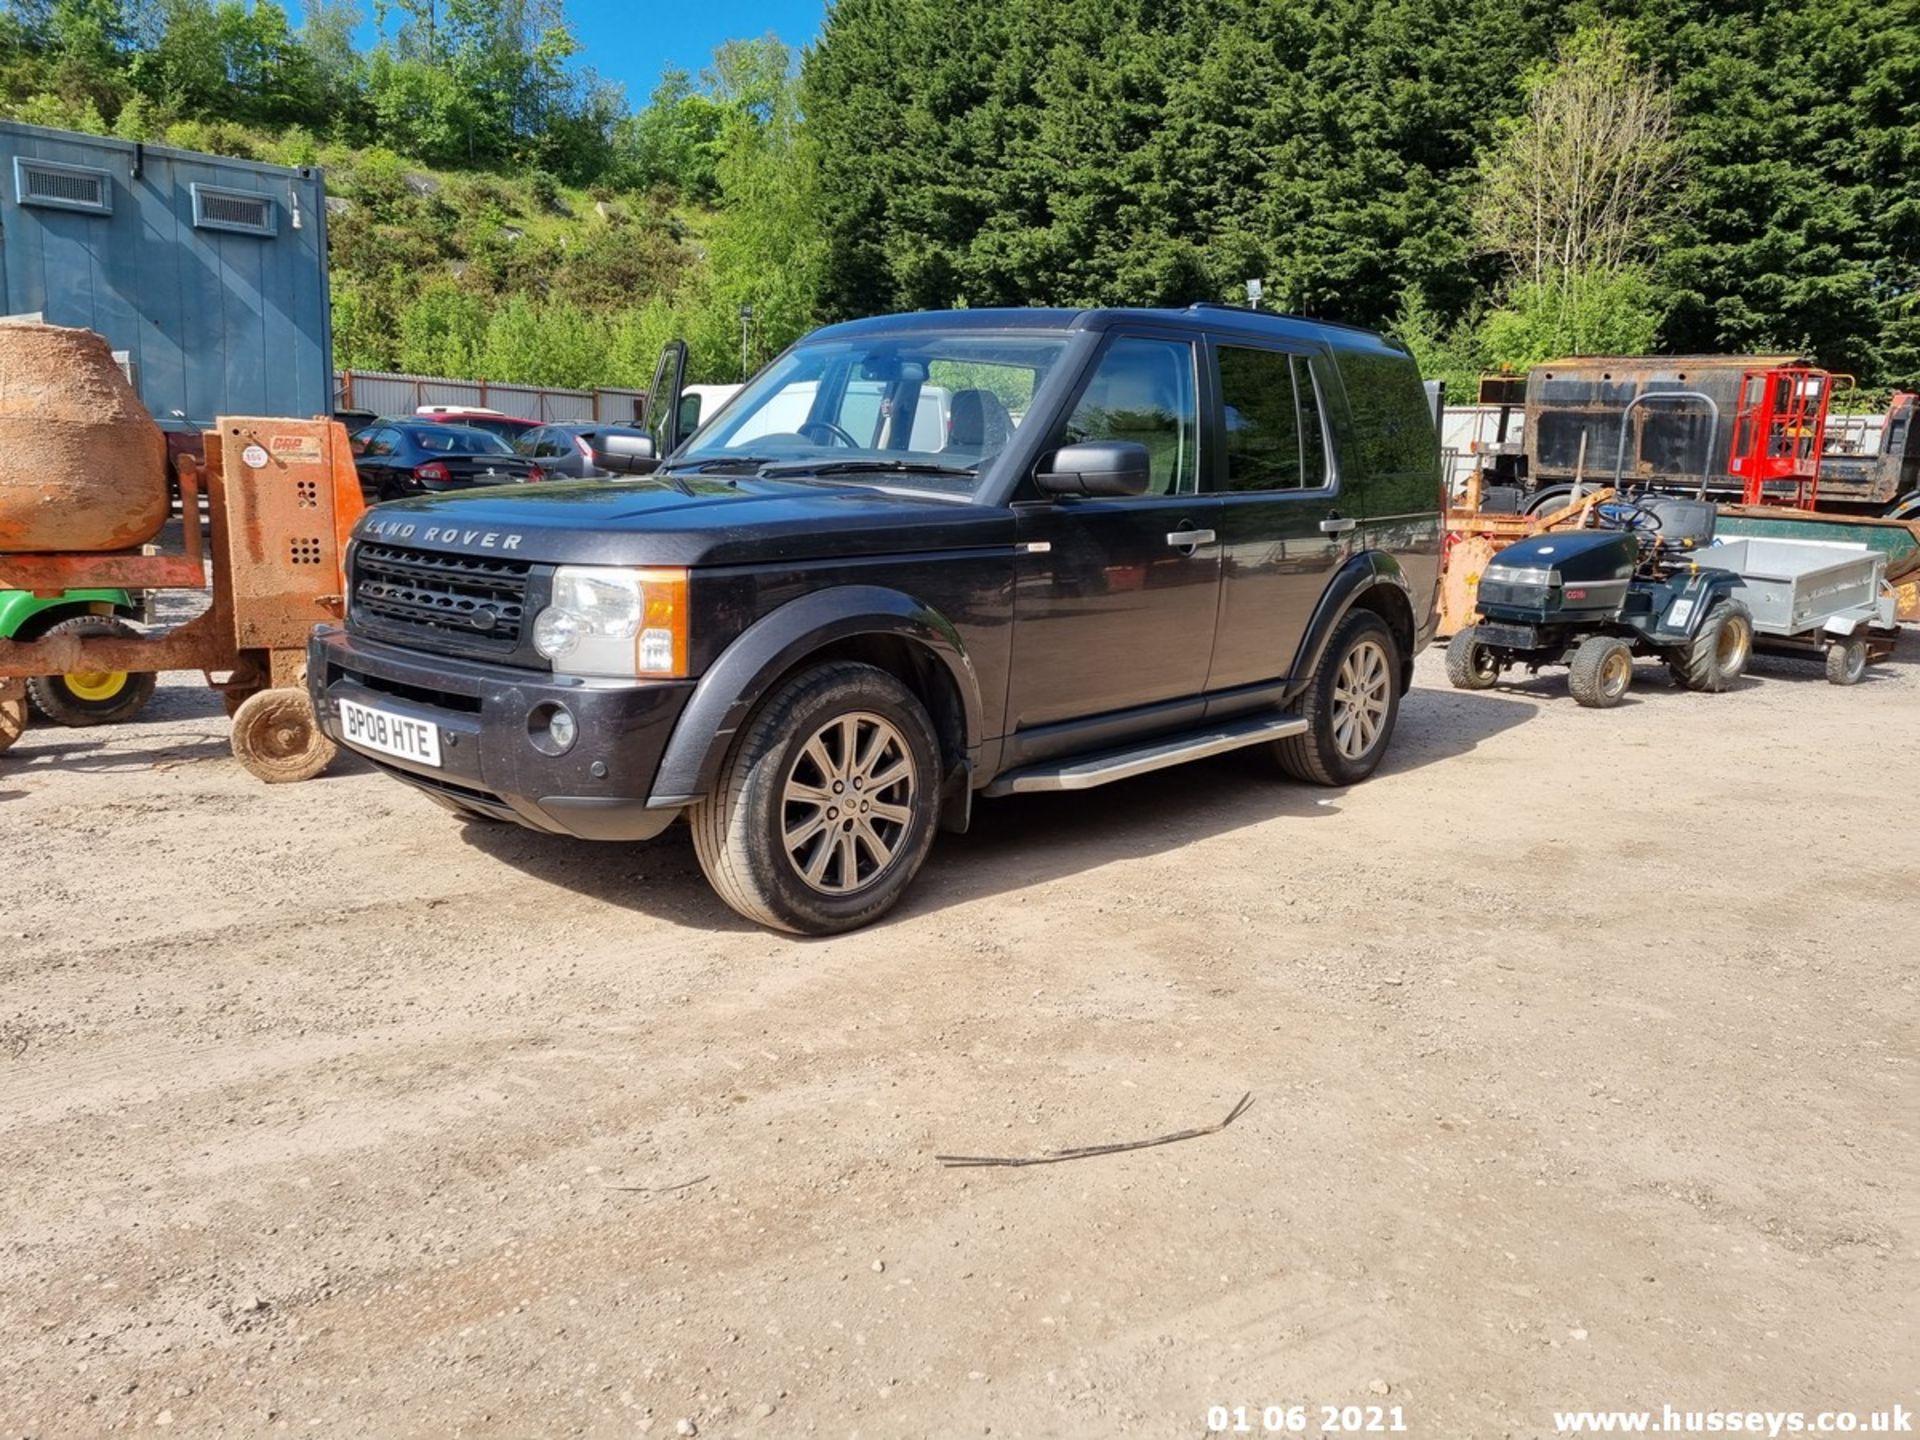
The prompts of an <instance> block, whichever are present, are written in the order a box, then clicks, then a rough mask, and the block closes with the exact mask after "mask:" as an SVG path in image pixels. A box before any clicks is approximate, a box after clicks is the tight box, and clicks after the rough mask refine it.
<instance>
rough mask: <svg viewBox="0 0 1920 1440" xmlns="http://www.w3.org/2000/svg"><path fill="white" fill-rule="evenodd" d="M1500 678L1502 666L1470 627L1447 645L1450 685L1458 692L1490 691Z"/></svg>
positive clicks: (1448, 680) (1448, 681) (1448, 679)
mask: <svg viewBox="0 0 1920 1440" xmlns="http://www.w3.org/2000/svg"><path fill="white" fill-rule="evenodd" d="M1499 678H1500V662H1499V661H1498V660H1496V659H1494V657H1493V652H1492V651H1491V650H1489V649H1487V647H1486V646H1484V645H1482V644H1481V643H1480V642H1479V640H1478V639H1476V638H1475V635H1474V627H1473V626H1471V625H1469V626H1468V627H1467V628H1466V629H1464V630H1462V631H1461V632H1460V633H1459V634H1458V635H1456V636H1454V637H1453V639H1451V640H1449V641H1448V642H1447V683H1448V684H1449V685H1451V686H1453V688H1454V689H1456V690H1490V689H1492V688H1493V684H1494V682H1495V681H1496V680H1498V679H1499Z"/></svg>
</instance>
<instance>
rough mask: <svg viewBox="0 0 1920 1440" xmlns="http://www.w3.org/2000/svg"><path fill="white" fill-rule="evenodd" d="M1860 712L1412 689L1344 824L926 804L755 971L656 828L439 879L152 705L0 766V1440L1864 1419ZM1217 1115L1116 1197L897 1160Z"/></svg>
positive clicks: (431, 858)
mask: <svg viewBox="0 0 1920 1440" xmlns="http://www.w3.org/2000/svg"><path fill="white" fill-rule="evenodd" d="M1917 659H1920V646H1915V645H1912V644H1911V643H1910V644H1909V645H1908V647H1907V650H1906V653H1905V654H1904V655H1903V656H1902V657H1901V658H1900V659H1898V660H1896V661H1895V662H1894V663H1891V664H1888V665H1885V666H1882V667H1880V668H1879V669H1878V670H1877V671H1876V672H1875V673H1874V675H1873V676H1872V678H1871V680H1870V681H1869V683H1866V684H1864V685H1862V686H1860V687H1859V688H1858V689H1855V690H1851V691H1847V690H1840V689H1836V688H1833V687H1830V686H1828V685H1826V684H1825V683H1823V682H1822V681H1821V680H1819V678H1818V677H1817V675H1816V674H1814V673H1813V672H1812V671H1810V670H1809V669H1807V668H1806V667H1803V666H1795V665H1790V664H1782V663H1779V662H1771V663H1769V662H1763V663H1762V664H1761V666H1760V667H1759V669H1758V673H1757V674H1756V676H1755V677H1754V678H1752V679H1750V680H1748V681H1747V682H1745V683H1744V684H1743V685H1742V686H1741V687H1740V689H1739V691H1738V692H1737V693H1734V694H1729V695H1725V696H1697V695H1691V694H1685V693H1681V692H1678V691H1675V690H1673V689H1672V688H1670V687H1669V685H1668V684H1667V682H1666V681H1665V679H1664V676H1663V674H1662V672H1661V671H1660V670H1659V669H1658V668H1657V667H1649V666H1642V667H1641V669H1640V671H1639V673H1638V675H1637V676H1636V689H1635V690H1634V692H1633V694H1632V696H1631V697H1630V699H1629V702H1628V703H1627V704H1625V705H1623V706H1622V707H1621V708H1620V709H1618V710H1615V711H1612V712H1608V713H1600V712H1590V711H1583V710H1579V709H1577V708H1576V707H1575V706H1574V705H1573V703H1572V702H1571V701H1570V700H1569V699H1568V698H1567V695H1566V689H1565V684H1564V680H1563V678H1561V677H1559V676H1553V677H1548V678H1543V679H1541V680H1539V681H1536V682H1531V683H1527V684H1524V685H1519V686H1513V687H1506V688H1502V689H1500V690H1497V691H1494V692H1491V693H1488V694H1480V695H1466V694H1456V693H1454V692H1452V691H1449V690H1447V689H1446V688H1445V686H1444V681H1443V679H1442V677H1441V666H1440V663H1439V662H1440V657H1439V655H1438V654H1436V653H1430V654H1428V655H1426V656H1424V657H1423V658H1422V660H1421V662H1420V675H1419V682H1418V685H1417V687H1416V689H1415V690H1414V692H1413V693H1412V695H1411V696H1410V697H1409V698H1408V701H1407V704H1406V706H1405V709H1404V711H1403V714H1402V717H1401V722H1400V726H1401V728H1400V733H1399V737H1398V739H1397V741H1396V745H1395V749H1394V752H1393V755H1392V757H1391V759H1390V760H1389V762H1388V764H1387V766H1386V768H1385V769H1384V770H1383V772H1382V773H1381V774H1380V775H1379V776H1378V777H1376V778H1375V779H1374V780H1373V781H1372V782H1370V783H1368V784H1366V785H1364V786H1360V787H1358V788H1355V789H1353V790H1351V791H1318V790H1312V789H1307V788H1303V787H1300V786H1295V785H1290V784H1285V783H1281V782H1278V781H1275V780H1272V779H1269V778H1266V777H1265V776H1264V775H1261V774H1259V773H1258V772H1257V768H1256V767H1255V766H1254V765H1253V764H1252V763H1251V762H1250V761H1249V760H1248V759H1247V758H1246V757H1244V756H1242V757H1233V756H1228V757H1223V758H1221V759H1219V760H1215V761H1211V762H1206V763H1203V764H1201V765H1199V766H1195V767H1189V768H1186V769H1182V770H1176V771H1168V772H1163V773H1161V774H1159V775H1155V776H1149V777H1146V778H1143V779H1141V780H1137V781H1133V782H1130V783H1127V784H1124V785H1118V786H1113V787H1110V788H1108V789H1106V790H1101V791H1097V792H1093V793H1092V794H1089V795H1085V796H1080V797H1035V798H1030V799H1019V800H1005V801H997V802H990V803H988V804H986V805H984V806H983V807H982V809H981V813H980V815H979V822H978V824H977V827H976V829H975V831H974V833H972V834H970V835H968V836H965V837H960V838H953V837H948V838H943V839H942V841H941V842H940V844H939V845H938V846H937V847H936V849H935V851H934V855H933V858H932V861H931V862H930V864H929V866H928V868H927V870H926V872H925V874H924V875H923V877H922V878H921V881H920V883H919V885H918V887H917V888H916V889H915V890H914V892H913V893H912V894H911V896H910V897H909V900H908V902H907V903H906V905H905V906H904V907H903V908H902V909H901V910H900V911H899V912H897V913H896V915H895V916H894V917H893V918H892V919H891V920H890V921H888V922H887V923H884V924H882V925H880V926H877V927H875V928H873V929H871V930H868V931H865V932H863V933H860V934H857V935H852V936H847V937H842V938H838V939H834V940H831V941H815V942H796V941H794V940H790V939H785V938H780V937H776V936H774V935H770V934H767V933H763V932H761V931H758V930H755V929H752V928H750V927H748V926H747V925H745V924H744V923H743V922H741V921H739V920H737V919H736V918H735V917H734V916H733V915H732V914H731V913H730V912H728V911H726V910H724V909H722V908H721V907H720V906H719V905H718V904H717V902H716V901H715V900H714V899H713V898H712V897H711V895H710V894H709V892H708V891H707V889H706V887H705V885H704V883H703V882H702V881H701V879H700V876H699V873H698V871H697V870H696V868H695V866H694V864H693V860H692V856H691V853H690V849H689V846H688V844H687V840H686V836H685V833H684V831H682V830H675V831H670V832H669V833H668V834H667V835H666V836H664V837H662V838H661V839H660V840H658V841H656V842H654V843H652V844H650V845H646V846H642V847H595V846H591V845H587V844H580V843H569V842H565V841H560V840H556V839H552V838H546V837H541V836H537V835H533V834H530V833H526V832H521V831H518V830H515V829H511V828H506V827H496V826H478V825H476V826H463V825H461V824H460V823H459V822H458V821H456V820H455V819H454V818H453V817H452V816H450V815H447V814H446V813H444V812H442V811H441V810H439V809H437V808H435V807H434V806H433V805H431V804H430V803H429V802H428V801H427V800H425V799H424V798H422V797H419V796H416V795H414V794H413V793H412V792H410V791H408V790H406V789H405V788H403V787H401V786H399V785H397V784H394V783H391V782H389V781H387V780H385V779H383V778H382V777H380V776H379V775H377V774H375V773H373V772H372V771H371V770H369V769H368V768H367V767H366V766H364V765H363V764H361V763H359V762H357V761H354V760H351V759H347V760H343V761H342V762H341V763H340V764H339V765H338V766H337V767H336V768H335V770H334V772H333V773H332V774H331V775H329V776H328V777H326V778H324V779H321V780H318V781H315V782H312V783H310V784H307V785H304V786H290V787H280V788H268V787H263V786H260V785H258V784H256V783H255V782H253V781H252V780H250V779H248V778H247V777H246V776H245V775H244V774H243V773H242V772H241V771H240V770H239V769H238V768H237V767H236V766H235V765H234V764H233V763H232V762H231V760H230V759H229V758H228V755H227V743H226V731H227V723H226V720H225V718H224V717H223V715H222V714H221V712H220V709H219V705H218V703H217V700H216V697H214V696H213V695H211V694H210V693H208V692H207V691H205V690H202V689H196V688H194V687H193V686H192V685H191V684H189V683H187V682H186V679H185V677H177V676H176V677H169V680H170V683H168V684H166V685H164V686H163V687H162V689H161V691H160V694H159V696H158V698H157V700H156V701H155V703H154V705H153V706H152V708H151V709H150V710H149V711H148V713H147V715H146V716H145V717H143V718H142V720H141V721H139V722H138V723H135V724H133V725H130V726H125V727H122V728H119V729H114V730H94V731H73V730H56V729H48V728H42V729H39V730H36V731H33V732H31V733H29V734H28V736H27V737H26V738H25V739H24V740H23V741H22V742H21V743H20V745H19V746H18V747H17V748H16V749H15V750H14V751H13V752H11V753H10V754H9V755H7V756H6V757H5V758H4V759H0V839H3V840H4V843H5V846H6V853H7V855H8V856H9V857H10V865H9V882H10V883H8V884H7V885H6V887H5V893H6V895H7V899H6V901H5V904H4V907H0V909H3V910H4V915H3V916H0V934H4V935H5V936H6V937H7V939H8V941H9V942H10V943H9V944H8V945H7V947H6V950H5V958H4V960H3V961H0V1154H4V1156H5V1157H6V1158H5V1171H4V1173H5V1176H6V1183H5V1187H4V1191H0V1197H3V1199H0V1356H4V1359H5V1365H4V1369H5V1373H6V1377H7V1378H6V1380H5V1383H4V1384H3V1385H0V1435H8V1436H11V1435H27V1436H65V1435H76V1436H77V1435H97V1434H102V1433H115V1432H128V1431H139V1432H149V1431H151V1432H155V1433H158V1432H159V1431H161V1430H166V1431H167V1432H168V1433H172V1434H191V1435H254V1434H263V1433H280V1432H289V1433H305V1432H308V1431H321V1432H329V1433H340V1434H348V1435H356V1436H358V1435H378V1436H410V1435H419V1436H449V1435H487V1436H532V1435H549V1434H553V1435H560V1434H596V1435H598V1434H604V1435H637V1434H652V1435H656V1436H657V1435H678V1434H687V1433H693V1432H694V1431H697V1432H698V1433H699V1434H702V1435H735V1434H737V1435H742V1436H788V1435H797V1434H813V1433H819V1434H826V1435H847V1434H860V1435H866V1436H919V1435H950V1434H975V1435H978V1434H986V1433H991V1434H993V1435H996V1436H1021V1435H1031V1436H1039V1435H1075V1436H1089V1437H1094V1436H1100V1437H1106V1436H1119V1435H1128V1436H1132V1435H1143V1436H1173V1437H1198V1436H1200V1435H1202V1434H1203V1433H1204V1432H1205V1430H1206V1428H1207V1410H1208V1407H1209V1406H1214V1405H1227V1406H1236V1405H1246V1406H1249V1407H1253V1409H1252V1412H1251V1414H1252V1423H1253V1425H1254V1427H1255V1430H1256V1433H1257V1430H1258V1427H1259V1423H1260V1419H1261V1417H1260V1415H1259V1410H1258V1407H1261V1406H1264V1405H1268V1404H1282V1403H1286V1404H1293V1403H1300V1404H1309V1405H1314V1406H1317V1405H1321V1404H1332V1405H1338V1404H1344V1403H1358V1404H1367V1405H1378V1406H1381V1407H1382V1408H1383V1410H1385V1409H1386V1407H1391V1406H1399V1407H1402V1413H1403V1414H1404V1419H1405V1423H1406V1426H1407V1430H1408V1432H1409V1433H1411V1434H1415V1435H1433V1436H1506V1435H1539V1434H1546V1433H1551V1417H1552V1412H1553V1411H1554V1410H1559V1409H1571V1408H1575V1407H1581V1408H1585V1407H1634V1408H1639V1407H1647V1406H1651V1407H1653V1408H1656V1409H1657V1408H1658V1407H1659V1405H1660V1404H1661V1403H1663V1402H1665V1403H1671V1404H1673V1405H1675V1406H1677V1407H1687V1406H1692V1407H1713V1408H1739V1409H1749V1408H1751V1409H1807V1410H1814V1409H1821V1408H1851V1409H1862V1410H1864V1409H1867V1408H1870V1407H1874V1406H1881V1407H1884V1406H1887V1405H1890V1404H1892V1403H1894V1402H1896V1401H1898V1402H1901V1403H1904V1404H1906V1405H1908V1406H1909V1407H1912V1406H1914V1405H1915V1402H1916V1393H1917V1392H1916V1365H1915V1361H1916V1356H1920V1315H1917V1313H1916V1312H1917V1309H1920V1306H1917V1304H1916V1297H1917V1296H1920V1210H1917V1209H1916V1204H1915V1201H1914V1195H1915V1193H1916V1190H1915V1181H1916V1179H1917V1178H1920V1176H1917V1175H1916V1170H1917V1169H1920V1166H1917V1164H1916V1155H1920V1135H1916V1130H1917V1129H1920V1085H1916V1060H1917V1059H1920V1053H1917V1052H1920V1044H1917V1043H1916V1042H1917V1040H1920V1027H1917V1026H1916V1013H1917V1012H1916V1005H1915V987H1916V980H1915V973H1914V968H1913V964H1912V958H1911V957H1912V943H1911V942H1912V937H1913V936H1914V935H1915V934H1916V933H1920V892H1917V891H1916V883H1915V881H1916V871H1915V865H1914V863H1913V860H1912V852H1911V850H1910V848H1909V846H1908V843H1907V842H1906V841H1905V840H1903V838H1902V836H1903V833H1904V817H1903V812H1902V808H1901V807H1902V802H1901V800H1900V799H1899V796H1900V795H1901V794H1903V793H1904V782H1903V781H1901V780H1900V779H1899V778H1898V777H1899V775H1900V773H1902V770H1901V768H1898V767H1900V762H1901V760H1902V757H1904V755H1905V754H1906V752H1907V750H1908V748H1909V747H1908V745H1907V744H1906V741H1907V739H1908V737H1909V735H1910V732H1911V727H1912V725H1913V723H1914V716H1915V714H1916V713H1920V712H1917V711H1916V707H1915V700H1916V694H1917V692H1920V666H1916V665H1915V664H1914V663H1913V662H1914V661H1915V660H1917ZM1890 761H1891V762H1892V763H1889V762H1890ZM1247 1092H1251V1094H1252V1096H1253V1102H1252V1106H1251V1108H1250V1109H1249V1110H1248V1111H1247V1112H1246V1114H1245V1115H1244V1116H1243V1117H1241V1118H1240V1119H1238V1120H1237V1121H1236V1122H1235V1123H1234V1124H1233V1125H1231V1126H1230V1127H1229V1128H1227V1129H1225V1130H1223V1131H1221V1132H1219V1133H1217V1134H1213V1135H1209V1136H1205V1137H1202V1138H1197V1139H1193V1140H1189V1141H1186V1142H1183V1143H1179V1144H1172V1145H1166V1146H1163V1147H1160V1148H1155V1149H1146V1150H1140V1151H1137V1152H1134V1153H1130V1154H1124V1155H1117V1156H1109V1157H1103V1158H1098V1159H1087V1160H1078V1161H1073V1162H1071V1163H1064V1164H1056V1165H1047V1166H1039V1167H1032V1168H1022V1169H946V1168H942V1167H941V1166H940V1165H939V1164H938V1163H937V1162H936V1161H935V1159H934V1156H935V1155H936V1154H938V1153H944V1152H950V1151H958V1152H965V1153H975V1154H978V1153H986V1154H1005V1155H1027V1154H1036V1153H1040V1152H1044V1151H1048V1150H1052V1149H1056V1148H1060V1147H1065V1146H1074V1145H1087V1144H1093V1143H1099V1142H1104V1141H1110V1140H1125V1139H1132V1138H1140V1137H1147V1136H1154V1135H1159V1134H1163V1133H1165V1132H1168V1131H1173V1130H1179V1129H1184V1128H1188V1127H1192V1126H1199V1125H1206V1124H1211V1123H1215V1122H1217V1121H1219V1120H1220V1119H1221V1117H1222V1116H1224V1115H1225V1114H1226V1113H1227V1111H1228V1110H1229V1108H1230V1107H1231V1106H1232V1105H1233V1104H1234V1102H1235V1101H1236V1100H1237V1099H1238V1098H1239V1097H1240V1096H1241V1095H1242V1094H1243V1093H1247ZM1388 1413H1389V1414H1390V1413H1391V1412H1388ZM1315 1428H1317V1412H1315Z"/></svg>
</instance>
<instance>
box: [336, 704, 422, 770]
mask: <svg viewBox="0 0 1920 1440" xmlns="http://www.w3.org/2000/svg"><path fill="white" fill-rule="evenodd" d="M340 734H341V736H342V738H344V739H345V740H346V742H347V743H348V744H349V745H351V746H353V747H354V748H355V749H357V750H377V751H379V752H380V753H381V754H382V755H393V756H396V757H398V758H399V759H401V760H411V761H413V762H414V763H415V764H416V765H431V766H433V767H434V768H435V769H438V768H439V766H440V729H439V727H438V726H436V725H429V724H427V723H426V722H425V721H424V720H410V719H408V718H407V717H406V716H404V715H396V714H394V713H393V712H392V711H391V710H376V709H374V708H373V706H371V705H362V704H360V703H359V702H358V701H355V700H342V701H341V702H340Z"/></svg>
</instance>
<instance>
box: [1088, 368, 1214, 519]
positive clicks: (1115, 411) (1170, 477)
mask: <svg viewBox="0 0 1920 1440" xmlns="http://www.w3.org/2000/svg"><path fill="white" fill-rule="evenodd" d="M1199 413H1200V403H1199V397H1198V394H1197V392H1196V390H1195V388H1194V364H1193V347H1192V346H1191V345H1184V344H1180V343H1178V342H1176V341H1172V340H1148V339H1145V338H1141V337H1132V336H1129V337H1123V338H1121V339H1118V340H1115V341H1114V342H1113V344H1112V345H1110V346H1108V347H1107V353H1106V354H1105V355H1103V356H1101V358H1100V364H1099V367H1098V368H1097V369H1096V370H1095V371H1094V372H1093V379H1092V380H1090V381H1089V382H1088V384H1087V388H1086V391H1085V393H1084V394H1082V395H1081V397H1080V403H1079V404H1078V405H1076V406H1075V407H1074V410H1073V414H1072V416H1071V417H1070V418H1069V419H1068V420H1067V427H1066V432H1065V434H1064V436H1063V437H1062V440H1061V443H1062V444H1063V445H1071V444H1074V443H1076V442H1077V441H1081V440H1132V441H1136V442H1137V443H1139V444H1141V445H1144V446H1146V447H1147V461H1148V465H1149V469H1150V473H1151V475H1152V477H1153V478H1152V482H1151V483H1150V484H1149V485H1148V487H1147V493H1148V494H1150V495H1190V494H1192V493H1193V492H1194V491H1195V490H1197V489H1199V483H1200V482H1199V476H1200V468H1199V463H1198V457H1199V446H1198V443H1197V441H1198V437H1199V424H1198V417H1199Z"/></svg>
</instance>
